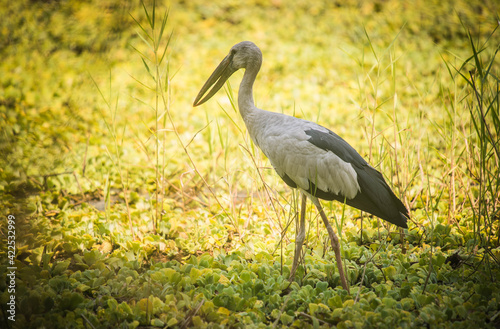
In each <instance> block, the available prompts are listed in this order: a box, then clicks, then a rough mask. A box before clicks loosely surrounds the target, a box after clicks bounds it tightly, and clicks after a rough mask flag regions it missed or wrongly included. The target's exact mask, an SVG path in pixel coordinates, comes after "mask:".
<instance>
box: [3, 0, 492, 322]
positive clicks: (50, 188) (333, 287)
mask: <svg viewBox="0 0 500 329" xmlns="http://www.w3.org/2000/svg"><path fill="white" fill-rule="evenodd" d="M216 3H217V4H209V3H208V2H206V1H203V0H193V1H178V2H175V3H171V4H169V7H167V6H166V5H165V4H159V3H156V4H153V3H149V2H148V3H146V4H144V5H143V4H142V3H140V2H124V1H118V0H105V1H92V0H89V1H48V2H45V1H29V0H20V1H10V2H8V3H4V4H3V5H2V6H0V15H1V17H2V20H0V55H1V58H2V60H1V61H0V72H1V74H0V126H1V132H0V152H1V156H0V191H1V193H0V204H1V205H0V214H1V218H2V219H1V222H0V229H1V239H2V243H1V246H2V248H1V249H0V260H1V262H0V277H1V280H0V302H1V305H2V313H1V319H0V326H2V327H5V328H16V327H19V328H60V327H61V328H62V327H64V328H145V327H148V328H150V327H158V328H165V327H169V328H186V327H189V326H194V327H200V328H204V327H210V328H218V327H231V328H232V327H239V328H252V327H259V328H261V327H262V328H264V327H278V328H288V327H297V328H320V327H321V328H328V327H331V326H337V327H339V328H364V327H366V328H370V327H383V328H388V327H394V324H396V325H397V326H398V327H402V328H406V327H432V328H440V327H443V328H472V327H474V328H478V327H480V328H483V327H485V328H487V327H491V328H496V327H499V326H500V283H499V280H500V221H499V218H500V172H499V169H498V168H500V118H499V113H500V110H499V108H500V101H499V98H498V95H499V90H500V83H499V81H500V80H499V77H500V66H499V64H498V63H499V61H498V51H499V44H500V32H499V31H497V28H498V25H499V17H498V16H496V13H498V12H500V8H499V5H498V3H497V1H493V0H491V1H488V0H487V1H473V2H471V1H465V0H464V1H462V0H459V1H451V0H445V1H437V0H427V1H411V2H402V1H397V0H389V1H369V2H367V1H356V0H350V1H310V0H308V1H305V0H304V1H294V2H293V4H292V3H288V2H286V1H280V0H275V1H270V2H268V1H260V0H254V1H250V2H248V3H246V4H245V5H242V4H240V2H239V1H233V0H224V1H216ZM242 40H251V41H253V42H255V43H256V44H257V45H258V46H259V47H260V48H261V49H262V51H263V55H264V63H263V67H262V71H261V73H260V75H259V76H258V80H257V82H256V86H255V90H254V91H255V97H256V102H257V105H258V106H259V107H260V108H263V109H267V110H272V111H278V112H279V111H281V112H284V113H287V114H293V115H295V116H297V117H302V118H306V119H309V120H312V121H317V122H318V123H320V124H322V125H325V126H327V127H330V128H331V129H332V130H334V131H335V132H336V133H338V134H339V135H341V136H343V137H344V138H345V139H346V140H347V141H348V142H349V143H350V144H351V145H352V146H353V147H355V148H356V149H357V150H359V151H360V153H361V154H362V155H363V156H364V157H365V158H366V159H367V160H369V162H370V163H371V164H372V165H373V166H375V167H377V168H378V169H379V170H380V171H381V172H382V173H384V175H385V176H386V178H387V180H388V182H390V184H391V185H392V186H393V187H394V190H395V191H396V194H398V195H400V196H401V199H402V200H403V202H404V203H405V204H406V205H407V206H408V207H409V208H410V209H411V215H412V218H411V221H410V223H409V229H408V230H405V231H404V232H400V231H395V227H394V226H390V225H388V224H387V223H385V222H381V221H380V220H378V219H377V218H373V217H370V216H367V215H366V214H361V213H360V212H359V211H357V210H355V209H352V208H349V207H346V208H345V209H344V207H343V205H342V204H339V203H326V202H325V203H324V206H325V208H327V213H328V215H329V216H330V217H332V218H333V223H335V224H336V225H334V228H336V229H337V230H339V236H340V238H341V239H342V248H343V250H342V253H343V257H344V261H345V267H346V269H347V273H346V274H347V277H348V281H349V284H350V287H351V291H350V294H348V293H347V291H345V290H343V289H342V288H341V287H340V282H339V276H338V273H337V272H336V266H335V264H334V257H333V252H332V251H331V249H329V243H328V241H327V238H328V235H327V232H326V230H325V229H324V228H323V227H322V225H321V221H320V220H319V218H318V217H317V213H316V212H315V211H314V209H313V208H312V207H311V209H310V210H309V211H308V231H307V237H306V248H305V255H304V261H303V263H302V266H300V267H299V270H298V271H297V275H296V280H295V282H293V283H292V284H291V286H290V289H289V290H286V289H285V288H287V287H288V280H287V278H288V274H289V271H290V268H291V262H292V258H293V256H292V255H293V250H294V245H293V239H294V231H295V230H294V228H295V225H294V220H295V217H296V210H297V199H298V198H297V193H296V192H293V191H291V190H290V189H288V188H287V187H286V186H285V184H284V183H282V182H281V181H280V179H279V177H278V176H277V175H276V174H275V173H274V172H273V170H272V169H271V168H270V164H269V162H268V161H267V159H265V157H264V156H263V155H262V154H261V153H260V151H259V150H258V149H256V148H255V146H254V145H253V144H252V143H251V141H250V139H249V137H248V135H247V133H246V130H245V126H244V124H243V121H242V119H241V118H240V116H239V113H238V112H237V109H236V108H235V102H234V100H235V99H236V93H237V92H236V91H237V84H238V83H239V79H240V78H241V73H239V74H235V77H234V78H232V80H231V83H232V85H227V88H226V94H225V93H224V92H219V93H218V94H217V95H216V96H214V100H215V101H212V102H209V103H207V104H205V105H203V106H202V107H200V108H196V109H193V108H192V105H191V104H192V101H193V99H194V97H195V96H196V94H197V93H198V91H199V89H200V87H201V86H202V85H203V83H204V81H205V80H206V78H208V76H209V74H210V73H211V72H212V70H213V68H215V65H216V64H218V63H219V61H220V60H221V59H222V58H223V56H225V55H226V54H227V52H228V50H229V49H230V47H231V46H232V45H234V44H235V43H237V42H239V41H242ZM9 215H10V216H11V217H8V216H9ZM9 219H10V221H9ZM14 230H15V243H16V246H17V250H16V254H15V257H14V256H12V255H11V254H9V250H8V248H7V246H8V245H9V242H10V241H13V238H9V236H14V235H12V233H9V232H13V231H14ZM4 246H5V248H4ZM11 260H12V263H11V262H10V261H11ZM9 267H15V268H16V269H15V275H16V281H15V292H9V284H10V281H9V279H8V277H7V274H8V273H10V271H12V270H11V269H9ZM12 296H15V302H16V307H15V319H16V321H15V322H13V321H11V320H9V319H8V317H9V316H11V314H10V313H7V312H6V310H7V309H8V307H7V303H8V302H9V300H10V299H11V298H12Z"/></svg>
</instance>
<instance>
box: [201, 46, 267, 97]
mask: <svg viewBox="0 0 500 329" xmlns="http://www.w3.org/2000/svg"><path fill="white" fill-rule="evenodd" d="M261 63H262V53H261V51H260V49H259V47H257V46H256V45H255V44H254V43H253V42H251V41H243V42H240V43H237V44H236V45H234V46H233V47H232V48H231V50H230V51H229V54H228V55H227V56H226V57H225V58H224V59H223V60H222V62H220V64H219V66H217V68H216V69H215V71H214V72H213V73H212V75H211V76H210V77H209V78H208V80H207V81H206V82H205V84H204V85H203V87H202V88H201V90H200V92H199V93H198V96H196V99H195V100H194V103H193V106H198V105H201V104H203V103H205V102H206V101H207V100H209V99H210V98H211V97H212V96H213V95H215V93H217V91H219V89H221V88H222V86H223V85H224V83H225V82H226V81H227V79H229V77H230V76H231V75H232V74H233V73H234V72H236V71H238V70H239V69H243V68H244V69H246V68H247V67H250V66H252V67H255V68H257V70H258V69H260V65H261ZM212 86H213V87H212ZM207 92H208V93H207ZM205 94H206V95H205ZM204 95H205V97H203V96H204Z"/></svg>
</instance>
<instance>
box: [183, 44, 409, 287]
mask: <svg viewBox="0 0 500 329" xmlns="http://www.w3.org/2000/svg"><path fill="white" fill-rule="evenodd" d="M261 64H262V53H261V51H260V49H259V48H258V47H257V46H256V45H255V44H254V43H252V42H249V41H243V42H240V43H238V44H236V45H235V46H233V47H232V48H231V51H230V52H229V54H228V55H227V56H226V57H225V58H224V59H223V60H222V62H221V63H220V64H219V66H217V68H216V69H215V71H214V72H213V73H212V75H211V76H210V77H209V78H208V80H207V82H205V84H204V85H203V87H202V88H201V90H200V92H199V93H198V96H196V99H195V100H194V103H193V106H198V105H201V104H203V103H205V102H206V101H207V100H208V99H210V98H211V97H212V96H213V95H214V94H215V93H216V92H217V91H218V90H219V89H220V88H221V87H222V86H223V85H224V83H225V82H226V80H227V79H228V78H229V77H230V76H231V75H232V74H233V73H234V72H236V71H237V70H239V69H245V74H244V75H243V80H242V81H241V84H240V88H239V92H238V107H239V110H240V113H241V116H242V117H243V121H244V122H245V125H246V126H247V129H248V133H249V134H250V137H251V138H252V140H253V142H254V143H255V144H256V145H257V146H258V147H259V148H260V149H261V150H262V152H264V154H265V155H266V156H267V157H268V158H269V160H270V161H271V164H272V166H273V167H274V169H275V170H276V172H277V173H278V175H280V177H281V178H282V179H283V180H284V181H285V183H287V184H288V185H289V186H291V187H293V188H298V189H300V191H301V192H302V193H301V194H302V204H301V212H300V222H299V228H298V230H297V232H296V239H295V255H294V260H293V265H292V269H291V272H290V280H292V279H293V277H294V275H295V271H296V269H297V266H298V263H299V256H300V251H301V249H302V244H303V242H304V238H305V208H306V202H307V198H306V196H307V197H309V198H310V199H311V201H312V202H313V203H314V205H315V206H316V207H317V208H318V211H319V214H320V216H321V218H322V219H323V223H324V224H325V226H326V229H327V230H328V235H329V237H330V241H331V244H332V247H333V250H334V252H335V258H336V261H337V267H338V270H339V275H340V280H341V283H342V286H343V288H344V289H346V290H349V287H348V285H347V282H346V279H345V275H344V271H343V268H342V260H341V256H340V246H339V240H338V238H337V236H336V234H335V233H334V232H333V229H332V227H331V226H330V223H329V221H328V218H327V216H326V215H325V212H324V211H323V208H322V207H321V204H320V202H319V200H318V198H319V199H324V200H337V201H340V202H345V203H346V204H348V205H350V206H352V207H354V208H358V209H360V210H363V211H366V212H368V213H370V214H372V215H375V216H377V217H380V218H382V219H384V220H386V221H389V222H391V223H393V224H396V225H397V226H400V227H403V228H406V227H407V225H406V221H407V219H408V218H409V213H408V210H407V209H406V207H405V206H404V205H403V203H402V202H401V201H400V200H399V199H398V197H397V196H396V195H395V194H394V193H393V192H392V190H391V188H390V187H389V186H388V185H387V183H386V182H385V180H384V177H383V176H382V174H381V173H380V172H378V171H377V170H376V169H375V168H373V167H372V166H370V165H369V164H368V163H367V162H366V161H365V160H364V159H363V158H362V157H361V156H360V155H359V153H358V152H356V150H354V148H352V147H351V146H350V145H349V144H348V143H347V142H346V141H344V140H343V139H342V138H340V137H339V136H338V135H337V134H335V133H334V132H332V131H330V130H329V129H327V128H325V127H322V126H320V125H318V124H316V123H314V122H310V121H306V120H302V119H298V118H295V117H292V116H288V115H285V114H281V113H275V112H268V111H264V110H261V109H258V108H257V107H255V105H254V101H253V91H252V88H253V84H254V81H255V78H256V77H257V73H258V72H259V70H260V66H261ZM212 86H213V87H212ZM205 94H206V95H205ZM203 96H204V97H203Z"/></svg>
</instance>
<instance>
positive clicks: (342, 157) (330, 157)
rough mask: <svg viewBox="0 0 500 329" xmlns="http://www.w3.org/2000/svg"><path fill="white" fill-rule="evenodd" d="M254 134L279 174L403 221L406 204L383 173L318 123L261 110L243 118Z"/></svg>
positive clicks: (293, 182) (298, 184) (292, 183)
mask: <svg viewBox="0 0 500 329" xmlns="http://www.w3.org/2000/svg"><path fill="white" fill-rule="evenodd" d="M245 123H246V124H247V128H248V131H249V134H250V136H251V137H252V140H253V141H254V142H255V143H256V144H257V146H259V147H260V149H261V150H262V151H263V153H264V154H265V155H266V156H267V157H268V158H269V160H270V162H271V164H272V166H273V167H274V169H275V170H276V172H277V173H278V174H279V175H280V177H281V178H282V179H283V180H284V181H285V182H286V183H287V184H288V185H290V186H291V187H294V188H296V187H297V188H300V189H302V190H304V191H306V192H308V193H309V194H311V195H313V196H316V197H318V198H321V199H325V200H337V201H340V202H344V200H345V202H346V204H348V205H350V206H352V207H355V208H357V209H360V210H363V211H366V212H368V213H371V214H373V215H375V216H378V217H380V218H382V219H384V220H387V221H389V222H391V223H393V224H396V225H398V226H401V227H407V225H406V219H407V217H409V215H408V210H407V209H406V207H405V206H404V205H403V203H402V202H401V201H400V200H399V199H398V198H397V197H396V195H395V194H394V193H393V192H392V190H391V188H390V187H389V186H388V185H387V183H386V182H385V180H384V178H383V176H382V174H380V173H379V172H378V171H377V170H376V169H374V168H373V167H371V166H370V165H369V164H368V163H367V162H366V161H365V160H364V159H363V158H362V157H361V156H360V155H359V153H358V152H356V150H354V148H352V147H351V146H350V145H349V144H348V143H347V142H346V141H345V140H343V139H342V138H341V137H339V136H338V135H337V134H335V133H333V132H332V131H330V130H329V129H327V128H325V127H323V126H320V125H318V124H316V123H313V122H310V121H307V120H302V119H299V118H295V117H292V116H288V115H284V114H281V113H274V112H268V111H263V110H256V111H254V113H253V115H252V117H251V118H247V120H245Z"/></svg>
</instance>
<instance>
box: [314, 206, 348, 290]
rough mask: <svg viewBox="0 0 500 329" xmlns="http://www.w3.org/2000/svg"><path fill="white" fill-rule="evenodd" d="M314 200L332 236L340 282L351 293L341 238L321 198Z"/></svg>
mask: <svg viewBox="0 0 500 329" xmlns="http://www.w3.org/2000/svg"><path fill="white" fill-rule="evenodd" d="M313 202H314V204H315V205H316V208H318V211H319V214H320V216H321V219H323V223H324V224H325V226H326V230H327V231H328V235H329V236H330V241H331V243H332V248H333V251H334V252H335V260H336V261H337V268H338V270H339V275H340V282H341V284H342V288H344V289H345V290H347V292H348V293H349V286H348V285H347V280H346V279H345V274H344V268H343V267H342V258H341V256H340V242H339V238H338V237H337V235H336V234H335V232H334V231H333V228H332V226H331V225H330V222H329V221H328V218H327V217H326V215H325V212H324V211H323V207H321V204H320V203H319V200H318V199H316V200H313Z"/></svg>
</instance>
